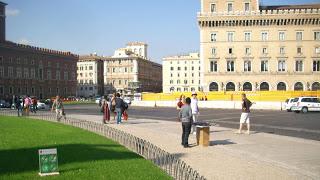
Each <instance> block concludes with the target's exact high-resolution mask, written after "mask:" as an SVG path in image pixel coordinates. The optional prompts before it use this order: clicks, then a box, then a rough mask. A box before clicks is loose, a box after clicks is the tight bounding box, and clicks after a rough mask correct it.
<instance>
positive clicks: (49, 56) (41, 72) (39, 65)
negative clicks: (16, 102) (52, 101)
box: [0, 2, 78, 99]
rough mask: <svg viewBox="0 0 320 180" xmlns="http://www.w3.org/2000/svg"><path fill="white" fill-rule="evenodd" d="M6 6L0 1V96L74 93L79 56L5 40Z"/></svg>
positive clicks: (46, 96)
mask: <svg viewBox="0 0 320 180" xmlns="http://www.w3.org/2000/svg"><path fill="white" fill-rule="evenodd" d="M5 5H6V4H5V3H1V2H0V13H1V15H0V23H1V24H0V33H1V34H0V98H1V99H11V98H12V95H30V96H37V97H38V98H40V99H43V98H51V97H53V96H56V95H61V96H63V97H67V96H74V95H76V86H77V79H76V63H77V60H78V56H77V55H74V54H71V53H70V52H62V51H55V50H51V49H45V48H39V47H33V46H29V45H22V44H16V43H13V42H10V41H6V40H5V29H4V27H5V15H4V12H5Z"/></svg>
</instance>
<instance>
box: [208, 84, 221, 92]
mask: <svg viewBox="0 0 320 180" xmlns="http://www.w3.org/2000/svg"><path fill="white" fill-rule="evenodd" d="M209 91H219V85H218V83H216V82H212V83H211V84H210V85H209Z"/></svg>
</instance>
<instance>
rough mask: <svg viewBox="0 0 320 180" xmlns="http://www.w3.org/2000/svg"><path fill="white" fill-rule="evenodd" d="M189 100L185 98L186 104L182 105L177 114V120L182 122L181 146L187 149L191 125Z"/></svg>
mask: <svg viewBox="0 0 320 180" xmlns="http://www.w3.org/2000/svg"><path fill="white" fill-rule="evenodd" d="M190 103H191V99H190V98H186V104H184V105H183V106H182V108H181V110H180V112H179V118H180V121H181V122H182V138H181V139H182V142H181V145H183V147H185V148H187V147H189V144H188V139H189V134H190V131H191V125H192V110H191V107H190Z"/></svg>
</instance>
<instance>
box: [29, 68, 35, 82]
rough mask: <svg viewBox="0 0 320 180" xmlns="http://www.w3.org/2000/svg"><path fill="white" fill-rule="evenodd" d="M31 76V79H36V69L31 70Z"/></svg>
mask: <svg viewBox="0 0 320 180" xmlns="http://www.w3.org/2000/svg"><path fill="white" fill-rule="evenodd" d="M30 76H31V79H35V78H36V71H35V69H34V68H32V69H31V70H30Z"/></svg>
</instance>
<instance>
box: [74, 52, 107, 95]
mask: <svg viewBox="0 0 320 180" xmlns="http://www.w3.org/2000/svg"><path fill="white" fill-rule="evenodd" d="M77 81H78V87H77V96H80V97H86V98H88V97H95V96H102V95H103V94H104V83H103V57H101V56H97V54H90V55H88V56H80V57H79V61H78V62H77Z"/></svg>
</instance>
